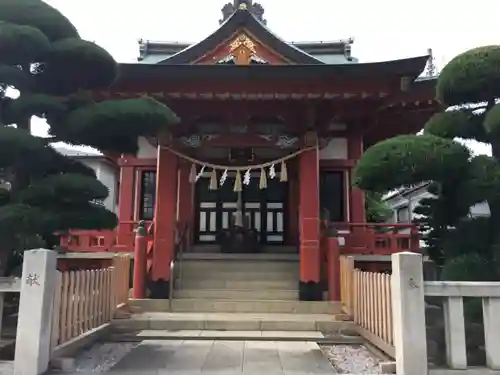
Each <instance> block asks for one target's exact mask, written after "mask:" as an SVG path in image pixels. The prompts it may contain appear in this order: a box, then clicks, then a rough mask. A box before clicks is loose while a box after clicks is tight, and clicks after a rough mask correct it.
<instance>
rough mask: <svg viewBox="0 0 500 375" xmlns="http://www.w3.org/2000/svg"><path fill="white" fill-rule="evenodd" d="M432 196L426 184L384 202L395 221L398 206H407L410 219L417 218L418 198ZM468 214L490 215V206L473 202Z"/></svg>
mask: <svg viewBox="0 0 500 375" xmlns="http://www.w3.org/2000/svg"><path fill="white" fill-rule="evenodd" d="M429 197H432V194H430V193H429V192H428V191H427V186H424V187H421V188H419V189H416V190H414V191H413V192H411V193H410V194H406V195H404V196H403V195H395V196H393V197H391V198H389V199H387V200H386V203H387V204H388V205H389V207H391V208H392V209H393V214H394V215H393V220H392V221H393V222H394V223H395V222H396V212H397V210H398V209H399V208H400V207H404V206H408V207H409V209H410V210H411V219H414V218H417V217H418V216H419V215H417V214H415V213H414V210H415V208H416V207H417V206H418V205H419V204H420V200H421V199H423V198H429ZM469 211H470V215H471V216H473V217H476V216H489V215H490V207H489V206H488V203H487V202H482V203H478V204H475V205H474V206H472V207H471V208H470V210H469Z"/></svg>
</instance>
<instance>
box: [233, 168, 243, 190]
mask: <svg viewBox="0 0 500 375" xmlns="http://www.w3.org/2000/svg"><path fill="white" fill-rule="evenodd" d="M233 190H234V191H235V192H238V191H242V190H243V186H242V185H241V172H240V171H236V178H235V180H234V189H233Z"/></svg>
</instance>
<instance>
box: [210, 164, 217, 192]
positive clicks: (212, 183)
mask: <svg viewBox="0 0 500 375" xmlns="http://www.w3.org/2000/svg"><path fill="white" fill-rule="evenodd" d="M210 190H217V171H216V170H215V169H212V173H211V174H210Z"/></svg>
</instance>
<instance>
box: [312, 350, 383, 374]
mask: <svg viewBox="0 0 500 375" xmlns="http://www.w3.org/2000/svg"><path fill="white" fill-rule="evenodd" d="M321 349H322V350H323V353H324V354H325V356H326V358H328V360H329V361H330V363H331V364H332V366H333V367H334V368H335V369H336V370H337V371H338V373H339V374H353V375H354V374H356V375H372V374H381V372H380V366H379V364H380V362H381V360H380V359H378V358H377V357H375V356H374V355H373V354H372V353H371V352H370V351H369V350H368V349H366V348H365V347H364V346H360V345H323V346H322V347H321Z"/></svg>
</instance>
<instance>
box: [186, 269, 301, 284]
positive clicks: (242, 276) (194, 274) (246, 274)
mask: <svg viewBox="0 0 500 375" xmlns="http://www.w3.org/2000/svg"><path fill="white" fill-rule="evenodd" d="M178 275H180V277H181V279H182V280H243V281H244V280H263V281H271V280H272V281H279V280H285V281H291V280H295V282H296V283H297V284H298V280H299V272H298V271H290V272H270V271H268V272H258V271H252V270H239V271H238V270H235V271H218V270H206V271H203V272H200V271H197V270H184V269H182V267H181V268H180V271H178Z"/></svg>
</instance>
